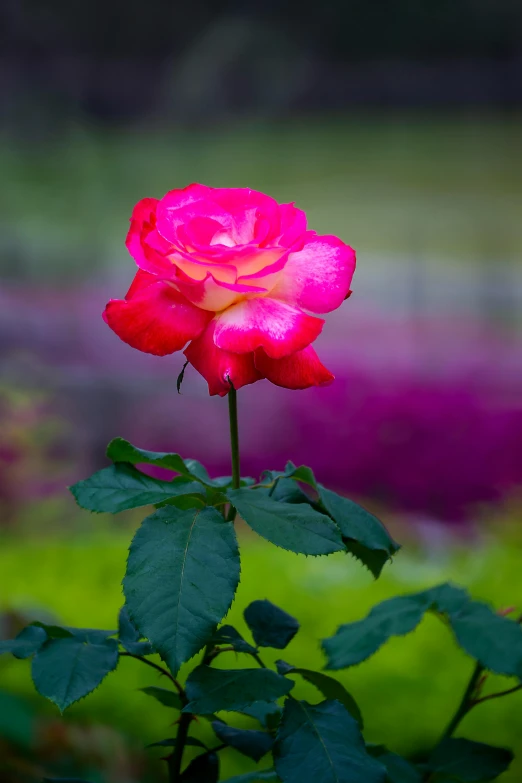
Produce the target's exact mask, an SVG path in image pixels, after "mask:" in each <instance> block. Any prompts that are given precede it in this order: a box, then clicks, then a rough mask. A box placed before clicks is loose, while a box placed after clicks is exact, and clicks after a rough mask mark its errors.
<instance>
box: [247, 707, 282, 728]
mask: <svg viewBox="0 0 522 783" xmlns="http://www.w3.org/2000/svg"><path fill="white" fill-rule="evenodd" d="M241 712H242V713H243V715H249V716H250V717H251V718H255V719H256V720H258V721H259V723H260V724H261V725H262V726H264V727H265V729H270V730H272V729H276V728H277V727H278V725H279V721H280V720H281V715H282V714H283V710H282V709H281V707H280V706H279V704H277V703H276V702H275V701H273V702H269V701H255V702H253V704H249V705H248V707H243V709H242V710H241Z"/></svg>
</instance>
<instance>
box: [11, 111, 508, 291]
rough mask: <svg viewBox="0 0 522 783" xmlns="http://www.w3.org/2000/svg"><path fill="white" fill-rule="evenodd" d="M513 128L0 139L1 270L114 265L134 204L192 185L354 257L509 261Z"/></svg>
mask: <svg viewBox="0 0 522 783" xmlns="http://www.w3.org/2000/svg"><path fill="white" fill-rule="evenodd" d="M520 130H521V120H520V117H518V116H517V115H506V116H490V117H487V116H486V117H480V116H478V117H477V116H462V117H452V118H450V117H447V118H445V117H441V116H440V115H436V116H431V115H426V116H418V115H409V114H400V115H393V114H390V115H384V116H383V115H375V116H368V117H353V118H350V117H344V116H340V117H329V118H328V117H322V118H320V119H317V120H312V119H307V118H301V119H300V120H297V119H294V120H288V121H284V122H283V121H281V122H279V123H267V122H266V121H265V122H250V123H245V122H242V123H239V124H236V125H234V126H233V127H217V128H211V129H208V130H201V129H198V130H181V129H173V130H172V131H170V132H168V131H166V130H165V129H164V128H160V129H156V128H147V129H142V130H129V131H124V130H121V129H120V130H115V129H112V130H111V129H108V130H107V129H106V130H103V131H102V130H100V129H96V128H90V127H88V126H86V125H82V124H80V123H78V124H76V125H74V126H72V127H71V128H70V130H69V132H68V133H67V134H66V135H65V136H63V137H60V138H55V139H47V140H45V141H41V142H35V141H34V140H31V141H30V142H29V141H28V140H14V139H12V138H10V139H8V138H5V137H4V138H3V140H2V141H1V142H0V166H1V167H2V171H3V181H4V186H5V191H6V193H8V196H9V197H8V198H7V199H6V200H5V204H4V210H3V221H4V224H5V225H4V229H3V238H2V242H1V245H0V252H1V255H2V258H3V260H2V267H3V269H4V274H10V275H11V276H15V277H18V278H20V277H22V278H23V277H28V278H34V279H35V280H41V279H46V280H48V279H49V278H52V277H55V278H57V279H64V278H65V279H67V278H71V277H72V278H83V279H86V278H91V279H92V275H93V273H94V271H95V270H96V269H98V270H103V269H107V268H110V267H113V266H115V265H116V266H118V264H119V263H121V266H122V267H123V265H124V264H125V263H126V262H127V259H126V254H125V251H124V248H123V242H122V237H123V233H124V231H125V227H126V226H127V221H128V218H129V216H130V212H131V209H132V207H133V205H134V203H135V202H136V201H138V200H139V199H140V198H142V197H143V196H158V197H159V196H161V195H163V194H164V193H165V192H166V191H167V190H169V189H171V188H173V187H184V186H185V185H186V184H188V183H189V182H193V181H199V182H204V183H206V184H209V185H215V186H216V185H219V186H223V185H224V186H248V187H252V188H256V189H260V190H264V191H266V192H269V193H270V194H272V195H273V196H274V197H276V198H278V199H280V200H282V201H285V200H288V201H296V202H297V204H298V206H300V207H302V208H303V209H305V210H306V211H307V213H308V216H309V224H310V225H311V226H312V227H313V228H315V229H316V230H317V231H318V232H320V233H336V234H339V235H341V236H342V237H343V238H344V239H345V240H346V241H348V242H349V243H350V244H352V245H353V246H354V247H356V248H357V249H358V251H359V253H365V254H366V253H369V252H378V253H381V254H391V255H404V254H409V255H410V256H414V257H416V256H419V257H429V256H434V257H435V258H436V259H437V260H439V259H444V258H447V259H449V260H450V261H451V262H455V261H459V260H461V259H462V260H475V261H478V262H481V261H489V260H491V259H505V260H507V261H510V260H513V259H518V258H519V257H520V256H521V255H522V222H521V221H520V220H519V217H520V213H521V208H522V185H521V183H522V154H520V153H521V151H522V150H521V148H522V141H521V138H522V136H521V133H520Z"/></svg>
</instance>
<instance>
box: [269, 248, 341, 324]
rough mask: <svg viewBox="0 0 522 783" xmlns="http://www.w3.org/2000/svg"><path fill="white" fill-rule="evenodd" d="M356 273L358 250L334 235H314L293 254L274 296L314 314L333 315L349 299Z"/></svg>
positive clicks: (274, 290)
mask: <svg viewBox="0 0 522 783" xmlns="http://www.w3.org/2000/svg"><path fill="white" fill-rule="evenodd" d="M354 271H355V251H354V250H353V249H352V248H351V247H349V246H348V245H345V244H344V242H341V240H340V239H338V238H337V237H334V236H311V237H309V238H308V239H307V240H306V243H305V245H304V247H303V249H302V250H299V251H298V252H294V253H290V255H289V257H288V261H287V262H286V265H285V268H284V270H283V272H282V275H281V278H280V280H279V282H278V283H277V285H276V287H275V288H274V289H273V291H272V294H273V296H275V297H277V298H278V299H284V300H285V301H287V302H291V303H293V304H297V305H299V306H300V307H303V308H304V309H305V310H310V311H311V312H312V313H329V312H331V311H332V310H336V309H337V308H338V307H339V306H340V305H341V304H342V302H343V301H344V300H345V299H346V297H347V295H348V292H349V290H350V283H351V281H352V277H353V273H354Z"/></svg>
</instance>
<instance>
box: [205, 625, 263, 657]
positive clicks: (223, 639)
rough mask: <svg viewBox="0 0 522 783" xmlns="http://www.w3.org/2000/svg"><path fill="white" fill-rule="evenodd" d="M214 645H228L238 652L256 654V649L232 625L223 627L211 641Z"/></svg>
mask: <svg viewBox="0 0 522 783" xmlns="http://www.w3.org/2000/svg"><path fill="white" fill-rule="evenodd" d="M210 641H211V643H212V644H226V645H229V646H230V647H233V648H234V650H235V651H236V652H241V653H250V654H252V653H255V652H257V651H256V648H255V647H252V645H251V644H248V642H246V641H245V640H244V639H243V637H242V636H241V634H240V633H239V632H238V631H236V629H235V628H234V627H233V626H232V625H222V626H221V628H218V629H217V631H216V633H215V634H214V635H213V636H212V639H211V640H210Z"/></svg>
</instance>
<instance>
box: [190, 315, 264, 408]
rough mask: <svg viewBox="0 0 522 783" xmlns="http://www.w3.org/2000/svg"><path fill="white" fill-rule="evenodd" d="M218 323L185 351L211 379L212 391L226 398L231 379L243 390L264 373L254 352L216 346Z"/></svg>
mask: <svg viewBox="0 0 522 783" xmlns="http://www.w3.org/2000/svg"><path fill="white" fill-rule="evenodd" d="M215 325H216V321H215V320H214V321H212V322H211V323H210V324H209V325H208V327H207V328H206V329H205V331H204V332H203V334H202V335H200V336H199V337H198V338H197V339H196V340H193V341H192V342H191V343H190V345H188V346H187V348H186V349H185V351H184V354H185V356H186V357H187V359H188V360H189V362H190V363H191V364H192V366H193V367H194V368H195V369H196V370H197V371H198V372H199V373H200V374H201V375H202V376H203V378H204V379H205V380H206V381H207V383H208V390H209V393H210V394H211V395H214V394H219V396H220V397H224V396H225V395H226V394H228V392H229V391H230V383H229V380H230V381H231V382H232V385H233V386H234V389H240V388H241V387H242V386H246V385H247V384H249V383H255V381H259V380H261V379H262V377H263V376H262V374H261V373H260V372H259V371H258V370H256V368H255V365H254V354H253V353H248V354H237V353H230V352H228V351H222V350H221V349H220V348H217V347H216V345H215V343H214V329H215Z"/></svg>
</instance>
